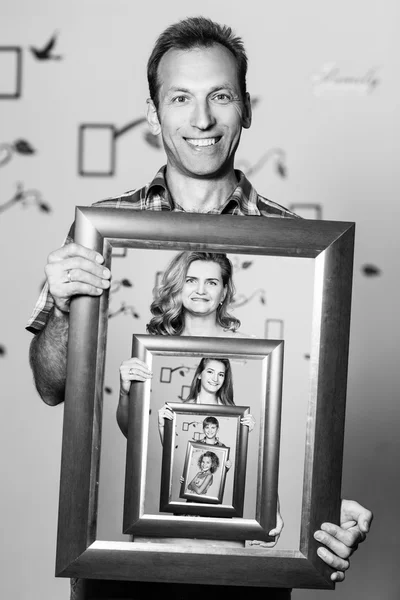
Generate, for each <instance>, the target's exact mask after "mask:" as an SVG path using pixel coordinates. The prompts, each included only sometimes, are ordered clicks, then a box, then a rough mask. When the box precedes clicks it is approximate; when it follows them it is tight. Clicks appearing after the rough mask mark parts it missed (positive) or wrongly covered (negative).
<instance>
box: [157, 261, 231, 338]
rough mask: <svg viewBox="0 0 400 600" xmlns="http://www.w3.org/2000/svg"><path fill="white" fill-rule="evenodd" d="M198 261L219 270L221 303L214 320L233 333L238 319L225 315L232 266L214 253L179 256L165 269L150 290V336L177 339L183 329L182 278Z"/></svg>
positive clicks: (229, 294) (183, 278)
mask: <svg viewBox="0 0 400 600" xmlns="http://www.w3.org/2000/svg"><path fill="white" fill-rule="evenodd" d="M196 260H201V261H205V262H215V263H216V264H218V265H219V266H220V268H221V277H222V283H223V285H224V287H225V288H226V294H225V298H224V300H223V302H222V303H221V304H220V305H219V306H218V309H217V315H216V320H217V323H218V324H219V325H221V327H223V328H224V329H230V330H232V331H236V329H237V328H238V327H240V321H239V319H236V317H234V316H233V315H231V314H229V312H228V306H229V304H230V303H231V302H232V299H233V296H234V294H235V288H234V285H233V282H232V263H231V261H230V260H229V258H228V257H227V256H226V254H223V253H214V252H179V253H178V254H177V255H176V256H174V258H173V259H172V260H171V262H170V263H169V265H168V266H167V268H166V270H165V272H164V275H163V277H162V280H161V284H160V285H159V286H158V287H157V288H155V290H154V300H153V302H152V303H151V306H150V310H151V312H152V314H153V317H152V318H151V320H150V322H149V323H148V324H147V327H146V328H147V331H148V333H150V334H153V335H181V333H182V331H183V329H184V326H185V320H184V309H183V305H182V289H183V286H184V283H185V280H186V274H187V271H188V269H189V266H190V265H191V264H192V262H195V261H196Z"/></svg>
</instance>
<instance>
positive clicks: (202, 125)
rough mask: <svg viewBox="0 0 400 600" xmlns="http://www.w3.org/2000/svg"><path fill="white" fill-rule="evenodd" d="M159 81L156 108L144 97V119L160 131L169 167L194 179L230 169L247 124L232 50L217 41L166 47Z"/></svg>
mask: <svg viewBox="0 0 400 600" xmlns="http://www.w3.org/2000/svg"><path fill="white" fill-rule="evenodd" d="M158 80H159V82H160V88H159V91H158V95H159V109H158V112H157V111H156V109H155V106H154V104H153V103H152V102H151V101H149V110H148V121H149V124H150V128H151V130H152V132H153V133H155V134H158V133H161V135H162V139H163V143H164V149H165V151H166V154H167V158H168V169H169V172H170V173H171V172H173V173H175V174H179V175H180V176H182V175H183V176H185V177H194V178H196V179H199V178H200V179H210V178H211V179H212V178H215V177H219V176H221V175H224V174H226V173H228V172H230V170H231V169H233V160H234V156H235V152H236V149H237V147H238V144H239V141H240V135H241V131H242V128H243V127H246V128H247V127H250V123H251V108H250V97H249V96H248V95H247V96H246V98H242V97H241V92H240V86H239V79H238V74H237V67H236V61H235V58H234V56H233V55H232V53H231V52H230V51H229V50H228V49H227V48H225V47H224V46H222V45H221V44H215V45H214V46H211V47H210V48H192V49H190V50H178V49H172V50H169V51H168V52H167V53H166V54H164V56H163V57H162V59H161V61H160V64H159V67H158Z"/></svg>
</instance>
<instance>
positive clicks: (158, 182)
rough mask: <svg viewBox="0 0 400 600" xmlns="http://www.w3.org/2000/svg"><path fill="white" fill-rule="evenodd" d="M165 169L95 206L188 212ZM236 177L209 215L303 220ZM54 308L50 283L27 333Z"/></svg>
mask: <svg viewBox="0 0 400 600" xmlns="http://www.w3.org/2000/svg"><path fill="white" fill-rule="evenodd" d="M165 169H166V167H165V166H164V167H162V168H161V169H160V170H159V171H158V173H157V175H156V176H155V177H154V179H153V181H151V183H149V184H148V185H146V186H144V187H142V188H140V189H137V190H132V191H129V192H126V193H125V194H123V195H122V196H116V197H114V198H107V199H106V200H100V201H99V202H95V203H94V204H93V206H96V207H105V208H110V207H112V208H116V209H126V210H155V211H159V210H169V211H180V212H185V211H184V209H183V208H182V207H181V206H179V204H177V203H176V202H174V200H173V199H172V198H171V194H170V193H169V191H168V188H167V184H166V180H165ZM235 173H236V177H237V179H238V185H237V186H236V188H235V189H234V190H233V192H232V194H231V196H230V197H229V198H228V199H227V201H226V202H225V204H224V205H223V206H222V207H220V208H218V209H213V210H210V211H208V214H224V215H240V216H263V217H274V218H286V217H289V218H299V217H298V215H296V214H295V213H293V212H291V211H290V210H288V209H286V208H284V207H283V206H280V205H279V204H276V203H275V202H271V201H270V200H267V199H266V198H264V197H263V196H260V194H258V193H257V192H256V190H255V189H254V188H253V186H252V185H251V183H250V182H249V180H248V179H247V178H246V177H245V175H244V174H243V173H242V172H241V171H235ZM73 235H74V226H73V225H72V227H71V229H70V231H69V233H68V236H67V237H66V239H65V242H64V245H65V244H69V243H71V242H72V241H73ZM53 306H54V300H53V297H52V295H51V294H50V292H49V287H48V284H47V282H46V283H45V285H44V286H43V289H42V291H41V293H40V296H39V298H38V301H37V303H36V306H35V308H34V310H33V313H32V315H31V318H30V319H29V321H28V323H27V325H26V329H27V330H28V331H31V332H32V333H38V332H39V331H41V330H42V329H43V328H44V327H45V325H46V323H47V319H48V316H49V313H50V311H51V309H52V308H53Z"/></svg>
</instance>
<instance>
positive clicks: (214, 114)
mask: <svg viewBox="0 0 400 600" xmlns="http://www.w3.org/2000/svg"><path fill="white" fill-rule="evenodd" d="M246 72H247V57H246V54H245V50H244V46H243V42H242V40H241V39H240V38H238V37H236V36H235V35H234V34H233V32H232V30H231V29H230V28H229V27H227V26H221V25H218V24H217V23H214V22H212V21H210V20H209V19H205V18H203V17H197V18H189V19H186V20H184V21H181V22H179V23H176V24H174V25H171V26H170V27H168V28H167V29H166V30H165V31H164V32H163V33H162V34H161V35H160V36H159V38H158V39H157V41H156V44H155V46H154V49H153V52H152V54H151V56H150V58H149V61H148V70H147V75H148V83H149V91H150V98H149V100H148V101H147V103H148V106H147V119H148V122H149V126H150V129H151V131H152V132H153V133H154V134H155V135H161V137H162V140H163V144H164V148H165V152H166V155H167V164H166V166H164V167H162V168H161V169H160V170H159V172H158V173H157V175H156V176H155V178H154V179H153V181H152V182H150V183H149V184H147V185H145V186H144V187H142V188H140V189H137V190H135V191H131V192H127V193H125V194H123V195H122V196H117V197H115V198H110V199H107V200H104V201H101V202H99V203H97V204H96V205H97V206H103V207H113V208H115V209H116V210H120V209H127V210H156V211H159V210H166V211H188V212H203V213H204V212H208V213H216V214H230V215H240V216H263V217H274V218H277V217H278V218H297V217H296V215H295V214H293V213H292V212H290V211H289V210H287V209H286V208H284V207H282V206H280V205H278V204H276V203H274V202H271V201H270V200H267V199H266V198H265V197H263V196H261V195H260V194H258V192H257V191H256V190H255V189H254V187H253V186H252V185H251V183H250V182H249V181H248V180H247V178H246V177H245V175H244V174H243V173H241V172H240V171H238V170H235V169H234V159H235V153H236V150H237V148H238V145H239V142H240V137H241V133H242V130H243V129H246V128H248V127H250V125H251V103H250V96H249V94H248V92H247V89H246ZM102 263H103V257H102V256H100V255H98V254H97V253H96V252H94V251H92V250H89V249H87V248H84V247H82V246H79V245H77V244H75V243H73V228H72V229H71V231H70V234H69V236H68V238H67V242H66V244H65V245H64V246H63V247H62V248H59V249H58V250H55V251H54V252H52V253H51V254H50V255H49V258H48V263H47V265H46V268H45V271H46V277H47V282H46V285H45V288H44V289H43V291H42V294H41V296H40V298H39V300H38V303H37V305H36V307H35V310H34V313H33V315H32V317H31V319H30V321H29V323H28V325H27V328H28V329H29V330H30V331H32V332H33V333H35V337H34V338H33V340H32V343H31V348H30V363H31V367H32V369H33V373H34V378H35V383H36V387H37V389H38V391H39V393H40V395H41V397H42V398H43V400H44V401H45V402H46V403H47V404H50V405H55V404H58V403H60V402H62V401H63V400H64V389H65V379H66V348H67V340H68V326H69V321H68V317H69V304H70V299H71V298H72V297H73V296H75V295H82V294H88V295H92V296H99V295H101V294H102V292H103V290H104V289H107V288H108V287H109V285H110V272H109V270H108V269H106V268H104V267H103V266H102ZM371 520H372V514H371V512H370V511H368V510H367V509H364V508H363V507H362V506H360V505H359V504H358V503H356V502H351V501H346V500H343V501H342V511H341V525H334V524H329V523H328V524H323V525H322V526H321V530H319V531H318V532H316V534H315V537H316V539H318V540H319V541H320V542H321V544H323V545H324V546H321V548H320V550H319V554H320V556H321V558H322V559H323V560H324V561H325V562H327V563H328V564H329V565H331V566H332V567H333V568H334V569H335V572H334V573H333V575H332V579H333V580H335V581H342V580H343V579H344V572H345V571H346V570H347V569H348V567H349V560H348V559H349V557H350V556H351V554H352V553H353V552H354V550H356V548H357V546H358V544H359V542H361V541H363V539H364V538H365V536H366V533H367V531H368V529H369V525H370V523H371ZM88 585H89V583H88ZM93 585H95V584H93ZM142 585H143V588H140V585H139V584H135V598H141V597H142V595H143V596H144V595H148V593H152V591H151V590H152V589H153V588H154V589H153V591H155V588H156V586H157V584H149V583H144V584H142ZM168 585H169V586H170V588H169V591H170V593H172V594H174V595H175V594H176V597H177V596H179V597H182V598H183V597H184V595H185V594H186V595H187V596H188V597H190V598H191V599H193V597H194V594H195V593H196V589H197V588H196V586H175V587H173V584H162V589H161V590H159V591H158V592H156V593H162V594H164V595H165V594H166V593H167V594H168ZM152 586H153V588H152ZM198 588H200V590H199V596H200V595H201V597H203V594H204V592H203V591H202V590H201V588H202V586H198ZM207 588H208V589H207V596H208V597H209V598H211V597H212V596H213V595H215V597H218V598H219V597H220V589H218V587H217V588H213V587H212V586H207ZM73 589H75V588H73ZM245 590H246V588H243V589H241V593H243V592H245ZM249 593H251V594H252V596H253V597H254V595H257V597H261V596H262V598H263V599H271V598H279V599H280V600H281V599H283V598H288V597H289V596H290V590H282V589H281V590H271V589H270V590H265V589H260V588H251V589H250V590H249ZM124 597H126V596H124Z"/></svg>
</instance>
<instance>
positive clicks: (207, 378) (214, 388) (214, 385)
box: [198, 360, 225, 394]
mask: <svg viewBox="0 0 400 600" xmlns="http://www.w3.org/2000/svg"><path fill="white" fill-rule="evenodd" d="M198 378H199V379H200V382H201V388H202V389H203V390H205V391H206V392H209V393H212V394H216V393H217V392H218V391H219V390H220V389H221V387H222V384H223V383H224V380H225V365H224V363H221V362H219V360H210V361H208V362H207V363H206V366H205V368H204V369H203V371H202V372H201V374H200V375H198Z"/></svg>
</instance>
